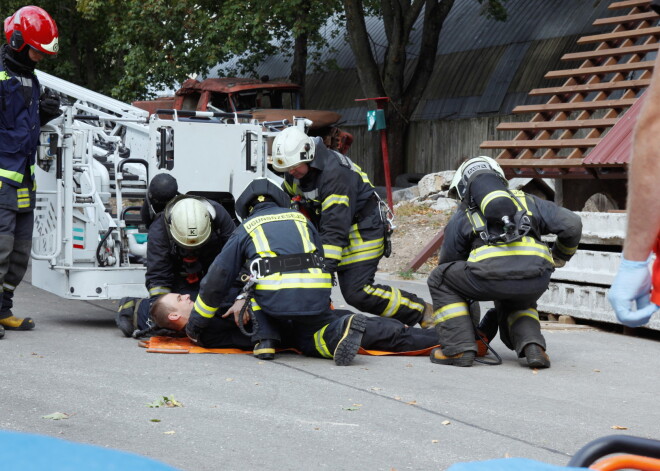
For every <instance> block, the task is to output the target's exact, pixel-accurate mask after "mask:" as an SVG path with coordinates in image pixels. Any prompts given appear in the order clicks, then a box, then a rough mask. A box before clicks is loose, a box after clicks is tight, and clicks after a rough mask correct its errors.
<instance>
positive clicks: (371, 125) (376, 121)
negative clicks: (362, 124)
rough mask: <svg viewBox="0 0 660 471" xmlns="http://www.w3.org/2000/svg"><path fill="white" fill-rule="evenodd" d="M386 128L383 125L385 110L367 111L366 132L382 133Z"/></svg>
mask: <svg viewBox="0 0 660 471" xmlns="http://www.w3.org/2000/svg"><path fill="white" fill-rule="evenodd" d="M386 127H387V126H386V125H385V110H370V111H367V130H369V131H382V130H383V129H385V128H386Z"/></svg>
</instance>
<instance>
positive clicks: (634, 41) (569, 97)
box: [481, 0, 660, 178]
mask: <svg viewBox="0 0 660 471" xmlns="http://www.w3.org/2000/svg"><path fill="white" fill-rule="evenodd" d="M650 3H651V2H650V0H625V1H614V2H613V3H612V4H611V5H610V6H609V9H612V10H614V9H618V10H624V9H629V11H628V12H627V14H624V15H620V16H615V17H611V18H601V19H599V20H596V21H595V22H594V23H593V24H594V25H595V26H612V28H613V29H612V31H611V32H609V33H605V34H597V35H590V36H584V37H582V38H580V39H579V40H578V43H579V44H591V43H593V44H594V45H595V47H594V49H593V50H592V51H586V52H577V53H570V54H565V55H563V56H562V60H566V61H582V62H581V64H580V66H579V67H576V68H572V69H567V70H559V71H552V72H548V73H547V74H546V75H545V77H546V78H557V79H565V81H564V83H563V85H561V86H558V87H548V88H538V89H534V90H532V91H530V92H529V95H531V96H540V95H547V96H549V97H550V98H549V99H548V101H547V102H546V103H545V104H541V105H525V106H518V107H516V108H514V110H513V113H534V114H533V116H532V118H531V119H530V120H529V121H527V122H511V123H501V124H500V125H499V126H498V127H497V130H498V131H509V132H511V131H517V134H516V136H515V137H514V138H513V139H508V140H505V139H502V140H493V141H484V142H483V143H482V144H481V148H483V149H501V151H500V153H499V154H498V155H497V157H496V159H497V161H498V163H499V164H500V165H501V166H502V168H503V169H504V170H505V172H506V173H507V176H509V177H533V178H625V177H626V174H627V162H628V159H629V158H628V157H626V158H624V159H617V162H616V163H609V162H593V161H592V162H586V163H585V162H584V158H585V157H586V156H587V155H588V154H589V153H590V152H591V151H592V150H593V149H594V148H595V147H596V146H598V145H599V144H600V143H601V141H602V139H603V137H604V136H605V134H606V133H607V132H608V131H609V130H610V129H611V128H613V127H614V126H616V125H617V123H618V122H619V120H620V118H621V117H622V116H623V115H624V113H625V112H626V111H627V110H628V109H629V108H630V107H631V106H632V105H633V104H635V102H636V101H637V100H638V98H639V97H640V95H641V94H642V93H643V92H644V90H646V88H647V87H648V85H649V83H650V78H651V74H652V72H653V65H654V61H652V60H648V59H646V55H647V54H650V53H653V52H655V51H657V50H658V45H659V43H658V41H659V39H660V27H659V26H656V25H657V23H658V18H660V17H659V16H658V15H657V14H656V13H655V12H654V11H653V10H652V9H651V7H650ZM609 141H612V140H611V139H610V140H609ZM592 160H593V159H592Z"/></svg>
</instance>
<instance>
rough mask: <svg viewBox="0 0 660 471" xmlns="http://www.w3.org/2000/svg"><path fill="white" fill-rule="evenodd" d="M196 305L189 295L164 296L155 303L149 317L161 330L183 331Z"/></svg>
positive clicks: (171, 294)
mask: <svg viewBox="0 0 660 471" xmlns="http://www.w3.org/2000/svg"><path fill="white" fill-rule="evenodd" d="M194 304H195V303H194V301H193V300H192V299H190V295H189V294H180V293H168V294H164V295H163V296H161V297H159V298H158V299H156V300H155V301H154V303H153V304H152V306H151V309H150V310H149V316H150V317H151V319H152V320H153V321H154V322H155V323H156V325H157V326H158V327H160V328H161V329H169V330H176V331H181V330H183V329H184V328H185V326H186V324H187V323H188V319H189V318H190V313H191V312H192V309H193V305H194Z"/></svg>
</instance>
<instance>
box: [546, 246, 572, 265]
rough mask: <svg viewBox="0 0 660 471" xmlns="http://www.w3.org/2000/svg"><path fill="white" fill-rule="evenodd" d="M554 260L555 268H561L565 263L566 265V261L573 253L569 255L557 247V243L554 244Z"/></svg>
mask: <svg viewBox="0 0 660 471" xmlns="http://www.w3.org/2000/svg"><path fill="white" fill-rule="evenodd" d="M551 252H552V261H553V262H554V264H555V268H561V267H563V266H564V265H566V262H568V261H569V260H570V259H571V257H572V255H567V254H565V253H563V252H562V251H561V250H559V248H558V247H557V244H556V243H555V244H553V246H552V251H551Z"/></svg>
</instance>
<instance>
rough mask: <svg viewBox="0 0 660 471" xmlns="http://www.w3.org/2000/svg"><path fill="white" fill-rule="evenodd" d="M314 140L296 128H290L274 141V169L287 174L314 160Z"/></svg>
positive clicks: (279, 134) (278, 135)
mask: <svg viewBox="0 0 660 471" xmlns="http://www.w3.org/2000/svg"><path fill="white" fill-rule="evenodd" d="M314 150H315V146H314V139H312V138H311V137H309V136H308V135H307V134H305V133H304V132H302V131H301V130H300V129H299V128H297V127H295V126H291V127H288V128H286V129H284V130H283V131H281V132H280V133H278V134H277V136H275V140H274V141H273V168H274V169H275V170H276V171H278V172H286V171H287V170H289V169H290V168H293V167H296V166H297V165H300V164H302V163H305V162H311V161H312V160H314Z"/></svg>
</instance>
